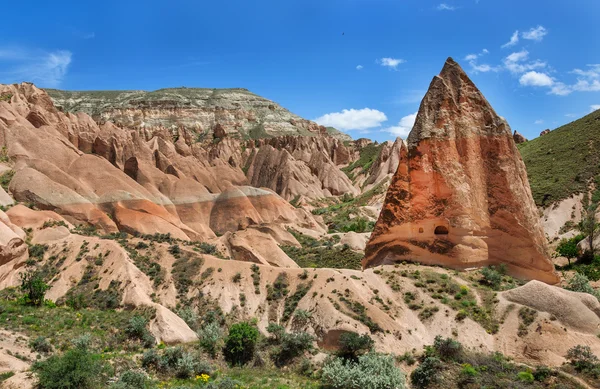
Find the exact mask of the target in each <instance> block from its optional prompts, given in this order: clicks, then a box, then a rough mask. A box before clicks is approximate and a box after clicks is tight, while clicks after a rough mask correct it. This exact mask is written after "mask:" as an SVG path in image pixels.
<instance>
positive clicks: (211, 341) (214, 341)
mask: <svg viewBox="0 0 600 389" xmlns="http://www.w3.org/2000/svg"><path fill="white" fill-rule="evenodd" d="M197 334H198V338H199V339H200V347H201V348H202V349H203V350H204V351H205V352H207V353H208V354H210V356H211V357H213V358H214V357H215V356H216V355H217V349H218V347H219V342H220V341H221V328H220V327H219V325H218V324H217V323H216V322H210V323H208V324H206V325H204V326H203V327H202V328H200V329H199V330H198V332H197Z"/></svg>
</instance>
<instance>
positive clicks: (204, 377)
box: [196, 374, 210, 382]
mask: <svg viewBox="0 0 600 389" xmlns="http://www.w3.org/2000/svg"><path fill="white" fill-rule="evenodd" d="M209 378H210V376H209V375H208V374H201V375H197V376H196V380H199V381H202V382H208V379H209Z"/></svg>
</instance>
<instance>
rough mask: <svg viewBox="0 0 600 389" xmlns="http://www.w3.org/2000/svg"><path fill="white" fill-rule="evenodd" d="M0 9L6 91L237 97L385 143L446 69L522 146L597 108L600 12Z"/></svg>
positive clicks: (459, 7)
mask: <svg viewBox="0 0 600 389" xmlns="http://www.w3.org/2000/svg"><path fill="white" fill-rule="evenodd" d="M2 8H3V14H4V15H5V17H4V18H3V21H2V23H0V36H1V37H2V39H1V40H0V82H2V83H12V82H19V81H33V82H35V83H36V84H37V85H39V86H41V87H58V88H62V89H73V90H89V89H144V90H154V89H158V88H164V87H172V86H188V87H210V88H226V87H243V88H248V89H249V90H251V91H253V92H255V93H257V94H259V95H262V96H264V97H267V98H269V99H271V100H274V101H276V102H278V103H279V104H281V105H282V106H284V107H286V108H288V109H289V110H291V111H292V112H295V113H297V114H298V115H300V116H303V117H305V118H308V119H317V120H318V121H319V122H321V123H323V124H330V125H334V126H336V127H338V128H341V129H343V130H345V131H346V132H348V133H349V134H350V135H352V136H353V137H355V138H358V137H368V138H371V139H376V140H379V141H382V140H386V139H393V138H394V137H395V136H396V135H401V136H402V137H405V135H406V134H407V131H408V130H410V127H411V125H412V120H414V114H415V113H416V111H417V109H418V106H419V102H420V99H421V98H422V96H423V94H424V93H425V91H426V90H427V87H428V85H429V83H430V81H431V78H432V77H433V76H434V75H435V74H437V73H439V71H440V69H441V67H442V65H443V63H444V61H445V59H446V58H447V57H448V56H451V57H453V58H454V59H455V60H457V61H458V62H459V63H460V64H461V65H462V66H463V68H464V69H465V70H466V71H467V72H468V74H469V75H470V76H471V77H472V79H473V80H474V82H475V83H476V84H477V85H478V87H479V88H480V89H481V90H482V91H483V93H484V95H485V96H486V97H487V98H488V100H489V101H490V102H491V103H492V105H493V106H494V108H495V109H496V111H497V112H498V113H499V114H500V115H502V116H504V117H505V118H507V120H508V122H509V124H510V125H511V127H512V128H513V129H516V130H518V131H519V132H521V133H523V134H524V135H525V136H526V137H528V138H533V137H535V136H537V135H538V134H539V132H540V131H541V130H543V129H545V128H555V127H557V126H559V125H562V124H564V123H567V122H569V121H572V120H574V119H575V118H578V117H581V116H583V115H585V114H587V113H589V112H590V111H591V110H592V109H593V108H595V107H600V65H595V66H594V64H600V52H599V50H598V42H600V24H599V23H598V22H597V18H598V15H600V1H597V0H570V1H566V0H562V1H559V0H525V1H524V0H518V1H517V0H479V1H477V0H443V1H439V0H438V1H429V0H318V1H313V0H303V1H295V0H286V1H283V0H269V1H249V0H243V1H238V0H221V1H219V2H217V1H199V0H195V1H192V0H187V1H183V0H171V1H168V2H167V1H164V0H163V1H153V0H145V1H127V0H120V1H113V0H104V1H101V2H100V1H93V2H91V1H60V0H55V1H52V2H47V1H41V0H38V1H27V2H25V1H12V2H8V3H7V4H3V5H2Z"/></svg>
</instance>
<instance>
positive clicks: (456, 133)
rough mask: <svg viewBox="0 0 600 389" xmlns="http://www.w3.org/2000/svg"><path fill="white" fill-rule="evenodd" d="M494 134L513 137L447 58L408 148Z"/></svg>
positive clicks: (414, 129)
mask: <svg viewBox="0 0 600 389" xmlns="http://www.w3.org/2000/svg"><path fill="white" fill-rule="evenodd" d="M491 134H503V135H505V134H509V135H512V131H511V130H510V128H509V127H508V125H507V124H506V122H505V121H504V119H502V118H501V117H499V116H498V115H497V114H496V112H495V111H494V109H493V108H492V107H491V105H490V104H489V103H488V101H487V100H486V99H485V97H484V96H483V94H482V93H481V91H480V90H479V89H477V87H476V86H475V84H474V83H473V81H471V79H470V78H469V76H467V74H466V73H465V71H464V70H463V69H462V68H461V67H460V65H459V64H458V63H457V62H456V61H454V60H453V59H452V58H448V59H447V60H446V63H445V64H444V67H443V68H442V71H441V72H440V74H439V75H437V76H435V77H434V78H433V80H432V81H431V84H430V85H429V89H428V90H427V93H426V94H425V96H424V97H423V100H422V101H421V106H420V107H419V113H418V114H417V118H416V120H415V125H414V127H413V129H412V131H411V132H410V134H409V136H408V139H407V142H408V148H409V149H412V148H414V147H415V146H416V144H417V143H418V142H419V141H420V140H422V139H427V138H435V139H446V140H447V139H450V138H461V137H468V136H472V135H491Z"/></svg>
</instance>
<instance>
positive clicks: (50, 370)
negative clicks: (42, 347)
mask: <svg viewBox="0 0 600 389" xmlns="http://www.w3.org/2000/svg"><path fill="white" fill-rule="evenodd" d="M33 371H34V372H35V373H36V374H37V377H38V387H39V388H41V389H99V388H103V387H104V386H105V384H106V380H107V373H108V365H106V364H105V363H104V362H103V361H101V360H100V358H99V356H97V355H94V354H91V353H89V352H88V351H86V350H81V349H72V350H69V351H67V352H65V353H64V354H63V355H61V356H51V357H50V358H48V359H46V360H45V361H42V362H36V363H35V364H34V365H33Z"/></svg>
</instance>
